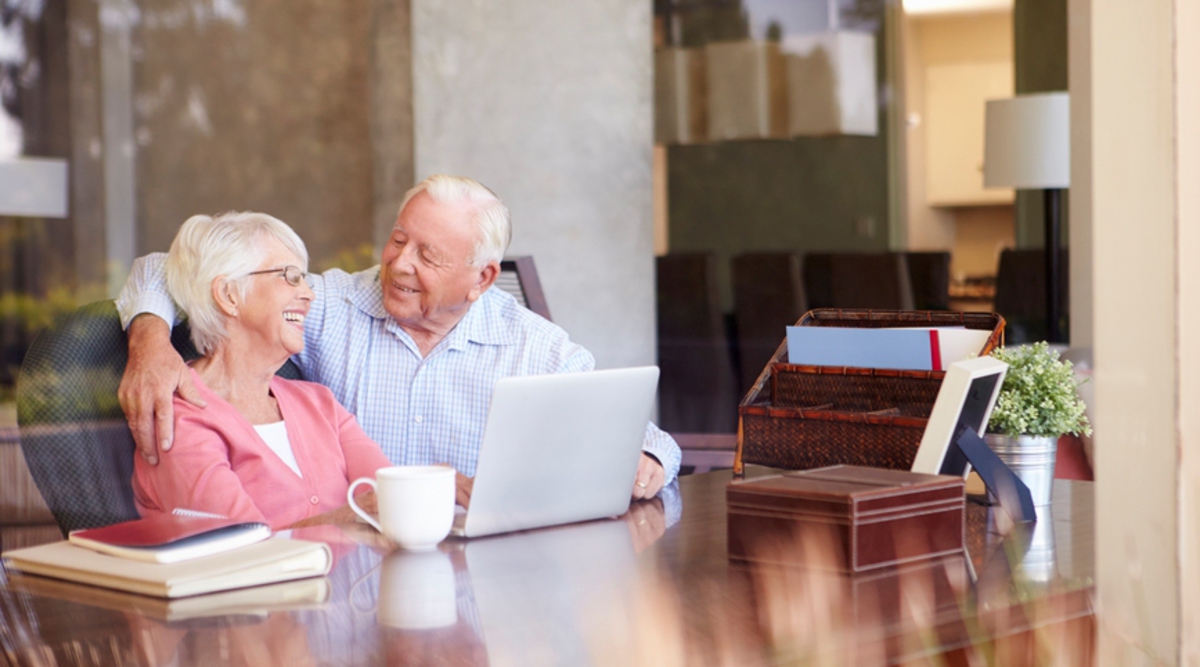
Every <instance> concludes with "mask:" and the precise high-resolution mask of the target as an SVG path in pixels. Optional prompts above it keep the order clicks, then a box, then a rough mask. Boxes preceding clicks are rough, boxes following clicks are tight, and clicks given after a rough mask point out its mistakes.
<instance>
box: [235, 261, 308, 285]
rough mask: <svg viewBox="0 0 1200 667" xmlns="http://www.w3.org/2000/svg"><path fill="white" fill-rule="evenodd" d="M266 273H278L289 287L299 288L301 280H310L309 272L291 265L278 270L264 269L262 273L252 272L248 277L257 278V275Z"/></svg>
mask: <svg viewBox="0 0 1200 667" xmlns="http://www.w3.org/2000/svg"><path fill="white" fill-rule="evenodd" d="M264 273H278V274H280V275H281V276H283V279H284V280H286V281H287V283H288V284H289V285H291V286H292V287H299V286H300V281H301V280H307V279H308V272H307V271H301V270H300V267H298V266H290V265H289V266H285V267H282V268H278V269H263V270H262V271H251V272H250V273H249V274H247V275H251V276H257V275H261V274H264Z"/></svg>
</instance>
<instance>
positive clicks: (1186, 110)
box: [1174, 1, 1200, 667]
mask: <svg viewBox="0 0 1200 667" xmlns="http://www.w3.org/2000/svg"><path fill="white" fill-rule="evenodd" d="M1175 30H1176V32H1175V40H1174V42H1175V44H1176V50H1175V82H1176V98H1175V131H1176V133H1177V134H1176V146H1177V151H1176V160H1177V162H1176V180H1175V183H1176V184H1177V187H1178V192H1177V193H1176V195H1177V197H1178V202H1179V204H1178V209H1177V212H1176V230H1177V239H1178V246H1177V250H1176V253H1177V256H1178V257H1179V272H1178V285H1179V294H1178V307H1179V330H1178V333H1177V335H1176V341H1177V344H1178V346H1179V348H1178V361H1179V369H1180V374H1179V399H1178V403H1177V409H1178V410H1179V422H1178V423H1179V445H1178V447H1179V452H1180V459H1181V461H1180V466H1179V484H1180V490H1179V508H1180V513H1179V524H1178V525H1179V533H1180V540H1179V543H1180V544H1179V562H1180V571H1179V591H1180V596H1179V597H1180V600H1181V601H1182V603H1183V604H1182V609H1181V610H1180V616H1181V618H1180V629H1181V631H1182V635H1183V636H1182V642H1181V646H1180V654H1181V658H1180V661H1179V662H1180V663H1182V664H1186V665H1191V666H1193V667H1195V666H1196V665H1200V412H1198V411H1197V410H1195V409H1194V406H1196V405H1197V404H1200V345H1197V344H1196V342H1197V341H1200V268H1198V267H1197V264H1196V258H1197V257H1200V188H1198V187H1197V184H1200V127H1197V124H1196V119H1197V118H1200V2H1194V1H1188V2H1182V1H1177V2H1176V5H1175Z"/></svg>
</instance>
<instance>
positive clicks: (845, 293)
mask: <svg viewBox="0 0 1200 667" xmlns="http://www.w3.org/2000/svg"><path fill="white" fill-rule="evenodd" d="M829 284H830V287H831V295H832V297H833V304H832V307H834V308H871V309H879V310H912V309H913V294H912V286H911V284H910V283H909V278H908V262H907V260H906V258H905V257H904V255H903V254H902V253H869V254H868V253H839V254H834V255H830V258H829Z"/></svg>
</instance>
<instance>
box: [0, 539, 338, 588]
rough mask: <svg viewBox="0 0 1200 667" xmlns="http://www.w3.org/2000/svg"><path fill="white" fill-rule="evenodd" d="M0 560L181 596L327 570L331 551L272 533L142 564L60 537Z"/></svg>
mask: <svg viewBox="0 0 1200 667" xmlns="http://www.w3.org/2000/svg"><path fill="white" fill-rule="evenodd" d="M4 563H5V565H6V567H8V568H9V569H11V570H17V571H20V572H24V573H26V574H37V575H41V576H44V577H54V578H56V579H66V580H68V581H77V582H80V583H85V584H91V585H93V586H103V587H105V588H115V589H117V590H122V591H129V592H131V593H140V594H142V595H153V596H155V597H162V598H179V597H187V596H189V595H199V594H201V593H213V592H216V591H226V590H232V589H235V588H245V587H247V586H259V585H262V584H272V583H276V582H279V581H290V580H292V579H303V578H305V577H316V576H321V575H325V574H328V573H329V568H330V567H331V566H332V565H333V554H332V552H330V550H329V547H328V546H327V545H325V544H324V543H321V542H308V541H305V540H289V539H286V538H282V537H272V538H271V539H269V540H266V541H263V542H258V543H256V544H251V545H249V546H245V547H241V548H239V549H234V550H233V551H226V552H224V553H219V554H214V555H212V556H205V557H203V558H197V559H194V560H188V561H183V562H181V563H144V562H141V561H135V560H129V559H126V558H119V557H117V556H109V555H107V554H102V553H98V552H95V551H92V550H90V549H85V548H83V547H80V546H76V545H74V544H71V543H70V542H66V541H63V542H54V543H53V544H43V545H41V546H37V547H29V548H27V549H17V550H15V551H9V552H7V553H5V554H4Z"/></svg>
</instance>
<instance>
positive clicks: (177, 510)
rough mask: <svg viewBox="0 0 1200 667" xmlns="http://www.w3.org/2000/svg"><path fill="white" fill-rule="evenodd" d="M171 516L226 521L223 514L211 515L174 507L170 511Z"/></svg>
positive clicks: (210, 513)
mask: <svg viewBox="0 0 1200 667" xmlns="http://www.w3.org/2000/svg"><path fill="white" fill-rule="evenodd" d="M171 514H174V515H175V516H190V517H193V518H196V519H228V518H229V517H227V516H225V515H224V514H213V513H212V512H201V511H200V510H189V509H184V508H182V507H176V508H175V509H173V510H171Z"/></svg>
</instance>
